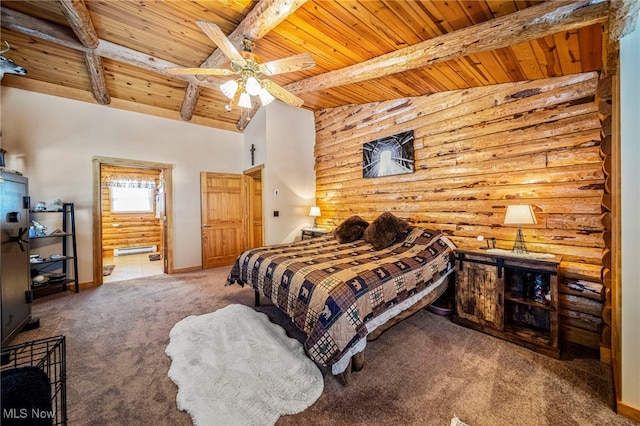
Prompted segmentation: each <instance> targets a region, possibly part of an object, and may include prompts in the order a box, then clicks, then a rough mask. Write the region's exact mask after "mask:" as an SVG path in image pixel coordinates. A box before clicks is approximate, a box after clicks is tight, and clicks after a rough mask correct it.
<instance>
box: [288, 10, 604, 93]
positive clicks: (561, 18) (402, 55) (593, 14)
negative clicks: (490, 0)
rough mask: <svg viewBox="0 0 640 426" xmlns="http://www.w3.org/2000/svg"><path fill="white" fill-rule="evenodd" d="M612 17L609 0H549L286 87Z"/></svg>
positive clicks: (320, 83)
mask: <svg viewBox="0 0 640 426" xmlns="http://www.w3.org/2000/svg"><path fill="white" fill-rule="evenodd" d="M607 18H608V5H607V1H606V0H580V1H576V2H573V3H570V4H566V3H564V2H563V3H560V5H559V4H558V3H556V2H546V3H542V4H540V5H537V6H532V7H528V8H526V9H523V10H520V11H518V12H515V13H512V14H509V15H506V16H503V17H500V18H496V19H492V20H490V21H486V22H483V23H480V24H476V25H472V26H470V27H466V28H463V29H461V30H458V31H454V32H451V33H447V34H443V35H441V36H438V37H434V38H432V39H430V40H426V41H423V42H421V43H418V44H414V45H413V46H409V47H405V48H403V49H399V50H396V51H394V52H391V53H388V54H386V55H381V56H378V57H376V58H373V59H371V60H368V61H365V62H362V63H359V64H356V65H352V66H348V67H344V68H341V69H339V70H336V71H330V72H326V73H324V74H320V75H316V76H313V77H310V78H307V79H305V80H300V81H297V82H295V83H291V84H289V85H287V86H286V89H287V90H289V91H290V92H292V93H295V94H299V93H306V92H312V91H315V90H323V89H329V88H332V87H337V86H343V85H346V84H352V83H357V82H360V81H366V80H372V79H375V78H380V77H385V76H387V75H391V74H395V73H398V72H402V71H407V70H410V69H414V68H420V67H424V66H427V65H431V64H435V63H438V62H445V61H449V60H452V59H455V58H461V57H466V56H469V55H473V54H476V53H480V52H486V51H491V50H495V49H499V48H503V47H508V46H511V45H513V44H517V43H523V42H526V41H531V40H536V39H539V38H542V37H546V36H550V35H553V34H557V33H561V32H564V31H571V30H574V29H577V28H581V27H585V26H588V25H591V24H596V23H601V22H605V21H606V20H607Z"/></svg>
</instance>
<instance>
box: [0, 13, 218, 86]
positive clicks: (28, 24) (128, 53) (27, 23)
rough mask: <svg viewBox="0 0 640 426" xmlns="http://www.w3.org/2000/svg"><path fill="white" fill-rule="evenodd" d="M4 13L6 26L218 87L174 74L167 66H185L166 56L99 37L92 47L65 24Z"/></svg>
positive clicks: (115, 59) (200, 84)
mask: <svg viewBox="0 0 640 426" xmlns="http://www.w3.org/2000/svg"><path fill="white" fill-rule="evenodd" d="M1 12H2V13H1V19H0V23H1V24H2V27H4V28H7V29H10V30H13V31H17V32H20V33H23V34H27V35H30V36H33V37H35V38H39V39H42V40H46V41H49V42H51V43H55V44H59V45H61V46H65V47H68V48H70V49H74V50H78V51H81V52H84V53H92V52H94V53H96V54H97V55H99V56H102V57H104V58H109V59H112V60H114V61H118V62H123V63H125V64H128V65H132V66H135V67H139V68H143V69H146V70H147V71H152V72H155V73H158V74H161V75H164V76H167V77H169V78H172V79H180V80H183V81H186V82H189V83H194V84H197V85H198V86H202V87H208V88H210V89H217V88H218V85H217V84H214V83H211V82H209V81H207V80H203V81H200V80H198V79H197V78H195V77H194V76H191V75H173V74H169V73H168V72H167V69H168V68H180V67H182V65H179V64H175V63H173V62H169V61H165V60H164V59H160V58H156V57H154V56H150V55H147V54H144V53H142V52H138V51H136V50H133V49H129V48H128V47H124V46H120V45H118V44H115V43H111V42H109V41H106V40H102V39H100V42H99V44H98V47H97V48H95V49H90V48H88V47H85V46H83V45H82V44H80V43H78V41H77V39H76V37H75V36H74V34H73V33H72V32H71V30H70V29H69V28H66V27H63V26H62V25H58V24H53V23H50V22H46V21H43V20H41V19H38V18H34V17H32V16H29V15H26V14H24V13H21V12H17V11H15V10H11V9H7V8H3V9H2V11H1Z"/></svg>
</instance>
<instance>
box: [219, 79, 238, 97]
mask: <svg viewBox="0 0 640 426" xmlns="http://www.w3.org/2000/svg"><path fill="white" fill-rule="evenodd" d="M236 90H238V82H237V81H235V80H229V81H227V82H226V83H223V84H221V85H220V91H222V93H223V94H224V95H225V96H226V97H227V98H229V99H233V97H234V96H235V94H236Z"/></svg>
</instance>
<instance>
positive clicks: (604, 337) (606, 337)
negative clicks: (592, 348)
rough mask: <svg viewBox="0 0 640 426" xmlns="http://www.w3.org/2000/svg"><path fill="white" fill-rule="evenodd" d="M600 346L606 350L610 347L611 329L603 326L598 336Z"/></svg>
mask: <svg viewBox="0 0 640 426" xmlns="http://www.w3.org/2000/svg"><path fill="white" fill-rule="evenodd" d="M600 344H601V345H603V346H605V347H607V348H610V347H611V327H608V326H606V325H603V327H602V333H601V334H600Z"/></svg>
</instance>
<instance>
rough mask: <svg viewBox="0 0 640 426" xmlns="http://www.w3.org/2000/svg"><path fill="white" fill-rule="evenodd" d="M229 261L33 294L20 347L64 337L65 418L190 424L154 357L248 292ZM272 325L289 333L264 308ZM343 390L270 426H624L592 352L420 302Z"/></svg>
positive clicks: (328, 389) (331, 382)
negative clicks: (555, 350) (555, 349)
mask: <svg viewBox="0 0 640 426" xmlns="http://www.w3.org/2000/svg"><path fill="white" fill-rule="evenodd" d="M228 272H229V268H217V269H211V270H206V271H196V272H190V273H185V274H176V275H172V276H168V275H157V276H152V277H145V278H140V279H133V280H128V281H116V282H111V283H107V284H104V285H102V286H100V287H97V288H91V289H86V290H82V291H81V292H80V293H78V294H75V293H72V292H66V293H61V294H56V295H52V296H48V297H46V298H41V299H37V300H36V301H35V302H34V304H33V316H34V317H39V318H40V321H41V326H40V328H39V329H36V330H31V331H26V332H23V333H21V334H19V335H18V336H17V337H16V339H14V341H13V342H12V343H20V342H25V341H30V340H35V339H38V338H42V337H49V336H54V335H58V334H64V335H65V336H66V338H67V380H68V389H67V399H68V415H69V424H70V425H131V424H138V425H190V424H191V418H190V416H189V415H188V414H186V413H184V412H181V411H179V410H178V409H177V408H176V393H177V388H176V386H175V384H174V383H173V382H172V381H171V380H170V379H169V377H168V376H167V372H168V370H169V366H170V359H169V357H167V356H166V355H165V353H164V351H165V348H166V347H167V344H168V343H169V332H170V331H171V329H172V327H173V326H174V325H175V323H177V322H178V321H180V320H182V319H183V318H185V317H187V316H189V315H201V314H205V313H209V312H213V311H215V310H217V309H220V308H222V307H224V306H227V305H229V304H231V303H240V304H245V305H248V306H252V304H253V291H252V290H250V289H248V288H242V287H240V286H238V285H233V286H225V285H224V284H225V279H226V276H227V274H228ZM260 310H262V311H264V312H266V313H267V314H268V315H270V317H272V320H273V321H274V322H276V323H281V325H283V326H286V327H285V328H287V329H288V331H291V334H292V337H296V338H299V336H295V335H293V334H295V333H294V330H292V329H291V327H290V325H289V324H287V322H286V320H284V319H283V317H282V315H280V314H279V313H278V311H277V310H275V309H274V308H273V307H268V306H267V307H263V308H261V309H260ZM365 353H366V362H365V368H364V370H363V371H361V372H358V373H355V374H354V375H353V376H352V383H351V385H350V386H349V387H343V386H341V385H340V384H339V383H338V381H337V380H336V379H335V378H333V377H331V376H330V375H325V378H324V381H325V385H324V392H323V394H322V395H321V396H320V398H319V399H318V400H317V401H316V403H315V404H313V405H312V406H311V407H309V408H308V409H307V410H305V411H304V412H302V413H299V414H296V415H292V416H285V417H282V418H280V420H279V421H278V423H277V424H278V425H303V424H304V425H434V426H435V425H442V426H446V425H449V424H450V422H451V419H452V418H453V417H454V416H457V417H458V418H459V419H460V420H461V421H463V422H464V423H466V424H468V425H470V426H491V425H508V424H518V425H554V426H555V425H596V424H597V425H636V423H634V422H633V421H631V420H628V419H626V418H624V417H621V416H618V415H617V414H616V413H615V412H614V411H613V410H612V408H611V407H612V404H613V386H612V378H611V369H610V367H609V366H607V365H605V364H603V363H601V362H599V361H598V359H597V353H595V351H590V350H586V349H584V348H580V347H578V346H569V347H567V348H565V350H564V351H563V358H562V360H555V359H551V358H548V357H545V356H543V355H540V354H537V353H534V352H532V351H529V350H527V349H524V348H521V347H519V346H516V345H514V344H511V343H508V342H505V341H502V340H499V339H496V338H493V337H491V336H487V335H485V334H482V333H479V332H477V331H473V330H470V329H466V328H464V327H460V326H458V325H456V324H453V323H452V322H451V321H450V320H448V319H447V318H446V317H441V316H438V315H435V314H433V313H430V312H428V311H427V310H422V311H420V312H418V313H417V314H415V315H413V316H412V317H410V318H409V319H407V320H405V321H403V322H402V323H400V324H398V325H396V326H395V327H394V328H392V329H391V330H390V331H388V332H386V333H384V334H383V335H382V336H381V337H380V338H379V339H378V340H376V341H375V342H370V343H369V344H368V346H367V349H366V351H365Z"/></svg>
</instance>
